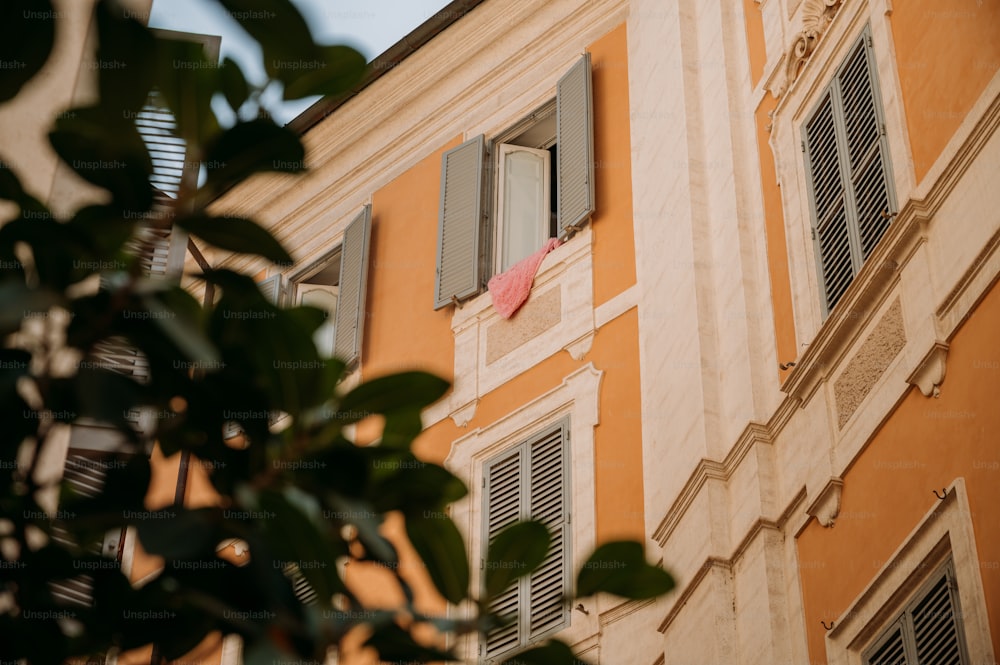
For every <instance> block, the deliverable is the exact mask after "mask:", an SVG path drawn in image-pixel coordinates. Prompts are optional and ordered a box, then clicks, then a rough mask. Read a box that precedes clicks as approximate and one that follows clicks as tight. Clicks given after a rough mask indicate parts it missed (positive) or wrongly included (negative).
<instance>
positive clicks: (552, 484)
mask: <svg viewBox="0 0 1000 665" xmlns="http://www.w3.org/2000/svg"><path fill="white" fill-rule="evenodd" d="M565 449H566V432H565V426H560V427H558V428H556V429H555V430H552V431H550V432H548V433H546V434H545V435H544V436H542V437H541V438H539V439H538V440H536V441H534V442H532V443H530V444H529V445H528V451H527V454H528V462H529V467H530V472H529V475H530V484H529V487H528V496H529V504H530V505H529V508H528V516H529V517H530V518H531V519H535V520H538V521H539V522H541V523H542V524H544V525H545V526H546V527H548V529H549V534H550V535H551V536H552V541H551V544H550V546H549V553H548V556H547V557H546V558H545V561H544V562H543V563H542V565H541V566H539V568H538V570H536V571H535V572H533V573H532V574H531V576H530V578H529V579H528V639H529V640H530V639H532V638H534V637H538V636H539V635H541V634H543V633H545V632H547V631H550V630H552V629H553V628H558V627H560V626H562V625H563V624H564V623H565V622H566V615H567V612H568V608H567V606H566V603H565V602H564V601H563V595H564V594H565V593H566V591H567V587H568V580H567V579H566V575H567V570H566V562H567V561H568V548H569V533H568V525H567V513H568V510H567V505H566V504H567V496H566V488H567V483H566V480H567V478H566V474H567V468H566V467H567V465H566V454H565Z"/></svg>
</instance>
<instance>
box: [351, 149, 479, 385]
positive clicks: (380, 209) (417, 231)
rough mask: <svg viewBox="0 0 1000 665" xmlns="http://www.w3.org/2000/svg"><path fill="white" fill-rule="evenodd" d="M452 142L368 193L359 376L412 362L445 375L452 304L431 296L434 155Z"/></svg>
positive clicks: (436, 184)
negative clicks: (369, 210)
mask: <svg viewBox="0 0 1000 665" xmlns="http://www.w3.org/2000/svg"><path fill="white" fill-rule="evenodd" d="M459 143H461V138H460V137H456V138H455V139H453V140H452V141H451V142H449V143H448V144H447V145H444V146H442V147H441V148H440V149H439V150H437V151H435V152H433V153H431V154H429V155H428V156H427V157H425V158H424V159H422V160H421V161H420V162H418V163H417V164H416V165H415V166H414V167H413V168H411V169H408V170H407V171H406V172H405V173H403V174H402V175H400V176H399V177H398V178H396V179H395V180H393V181H392V182H391V183H389V184H388V185H386V186H385V187H383V188H382V189H380V190H378V191H377V192H375V194H374V195H373V196H372V239H371V253H370V254H369V264H368V294H367V303H366V307H365V309H366V310H367V311H366V319H365V335H364V341H363V344H362V352H363V356H362V368H363V370H362V371H363V373H364V376H365V377H373V376H378V375H380V374H387V373H391V372H396V371H400V370H402V369H412V368H415V367H419V368H420V369H423V370H426V371H429V372H433V373H435V374H437V375H438V376H441V377H444V378H445V379H448V380H451V378H452V372H453V370H454V367H455V363H454V360H453V358H454V355H455V342H454V337H453V336H452V332H451V317H452V312H453V308H452V307H445V308H444V309H440V310H437V311H435V310H434V309H433V304H434V277H435V270H436V268H437V228H438V204H439V196H440V194H439V192H440V180H441V155H442V154H443V153H444V152H445V151H446V150H448V149H450V148H453V147H454V146H456V145H458V144H459Z"/></svg>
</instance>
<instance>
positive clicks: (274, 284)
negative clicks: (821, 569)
mask: <svg viewBox="0 0 1000 665" xmlns="http://www.w3.org/2000/svg"><path fill="white" fill-rule="evenodd" d="M371 220H372V216H371V206H365V207H364V209H363V210H362V211H361V212H360V213H358V215H357V217H355V218H354V219H353V220H351V222H350V223H349V224H348V225H347V227H346V228H345V229H344V236H343V240H342V242H341V245H340V247H339V248H335V249H334V250H332V251H331V252H330V253H329V254H327V255H326V256H325V257H324V258H323V259H321V260H320V261H319V262H317V263H315V264H313V265H311V266H309V267H308V268H307V269H306V270H305V271H303V272H301V273H299V274H298V275H296V276H294V277H293V278H292V280H291V281H289V280H287V279H286V278H285V276H284V275H282V274H276V275H272V276H270V277H268V278H267V279H265V280H263V281H261V282H259V283H258V287H259V288H260V291H261V293H262V294H263V295H264V297H265V298H267V299H268V300H270V301H271V302H273V303H274V304H276V305H279V306H280V305H285V306H287V305H291V304H302V305H310V306H312V307H316V308H318V309H321V310H323V311H325V312H326V313H327V315H328V316H327V319H326V322H325V323H324V324H323V325H322V326H320V328H319V329H318V330H317V331H316V333H315V337H314V340H315V342H316V349H317V350H318V351H319V353H320V355H321V356H330V355H333V356H336V357H337V358H340V359H341V360H343V361H344V362H346V363H347V365H348V367H351V366H353V365H355V364H356V363H357V362H358V361H359V360H360V358H361V341H362V338H363V336H364V319H365V294H366V292H367V287H368V251H369V244H370V242H371Z"/></svg>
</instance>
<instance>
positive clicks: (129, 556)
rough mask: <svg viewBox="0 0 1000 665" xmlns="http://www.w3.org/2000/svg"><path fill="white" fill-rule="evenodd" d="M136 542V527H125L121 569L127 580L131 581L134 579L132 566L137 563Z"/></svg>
mask: <svg viewBox="0 0 1000 665" xmlns="http://www.w3.org/2000/svg"><path fill="white" fill-rule="evenodd" d="M135 541H136V530H135V527H131V526H129V527H125V544H124V545H123V546H122V559H121V569H122V575H124V576H125V577H126V579H130V578H131V577H132V564H133V563H134V561H135Z"/></svg>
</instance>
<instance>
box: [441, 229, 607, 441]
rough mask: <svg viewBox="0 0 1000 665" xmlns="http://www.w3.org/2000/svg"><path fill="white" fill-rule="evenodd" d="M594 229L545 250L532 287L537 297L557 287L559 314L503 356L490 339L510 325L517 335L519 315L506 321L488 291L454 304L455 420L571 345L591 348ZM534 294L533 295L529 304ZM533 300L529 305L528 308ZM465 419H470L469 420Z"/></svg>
mask: <svg viewBox="0 0 1000 665" xmlns="http://www.w3.org/2000/svg"><path fill="white" fill-rule="evenodd" d="M592 243H593V232H592V230H591V229H590V227H589V226H587V227H585V228H584V229H583V230H582V231H580V232H579V233H577V234H576V235H575V236H574V237H573V238H571V239H570V240H569V241H567V242H566V243H565V244H563V245H561V246H559V247H557V248H556V249H554V250H553V251H551V252H550V253H549V254H548V255H546V257H545V259H544V260H543V261H542V264H541V266H540V267H539V270H538V273H537V274H536V275H535V281H534V284H533V286H532V288H531V293H532V294H533V295H534V296H537V294H546V295H547V294H550V293H551V292H552V291H553V290H554V291H557V292H558V302H559V309H560V311H559V318H558V321H556V322H554V323H552V324H551V325H549V326H548V327H547V328H546V329H545V330H543V331H541V332H539V333H538V334H536V335H535V336H534V337H530V336H529V337H528V338H527V339H525V340H524V341H519V343H518V344H516V345H514V346H509V345H508V348H507V349H506V351H505V352H504V354H503V355H501V356H499V357H496V358H494V357H491V355H490V353H489V340H490V338H491V337H492V336H495V335H502V334H504V331H505V329H507V328H509V329H510V330H511V334H515V330H518V328H517V326H518V324H519V320H518V319H517V317H518V316H520V315H521V314H522V312H518V313H515V314H514V317H512V318H511V319H510V320H504V319H503V318H502V317H501V316H500V315H499V314H497V313H496V310H495V309H493V299H492V296H491V295H490V294H489V292H486V293H483V294H480V295H479V296H476V297H475V298H473V299H472V300H470V301H468V302H467V303H465V305H463V306H462V307H460V308H457V307H456V308H455V313H454V316H453V317H452V332H453V333H454V335H455V374H454V376H455V385H454V390H453V392H452V394H451V397H450V404H451V410H450V411H449V414H450V415H452V417H453V418H454V419H455V422H456V423H459V424H461V423H460V421H462V419H463V416H462V414H461V411H462V410H463V409H468V407H469V405H470V404H472V403H473V402H475V401H476V400H478V399H480V398H481V397H483V396H484V395H486V394H487V393H489V392H490V391H492V390H495V389H496V388H498V387H500V386H502V385H503V384H505V383H507V382H508V381H510V380H511V379H513V378H514V377H515V376H518V375H519V374H521V373H523V372H526V371H528V370H529V369H531V368H532V367H535V366H536V365H537V364H538V363H539V362H541V361H542V360H544V359H545V358H548V357H549V356H551V355H554V354H556V353H558V352H559V351H561V350H562V349H564V348H566V349H567V350H569V351H570V352H571V353H574V352H575V353H576V354H577V356H578V357H577V356H574V357H576V358H577V359H578V360H579V359H582V358H583V355H584V354H585V353H586V352H587V351H588V350H589V341H588V339H587V338H588V336H592V335H593V332H594V304H593V294H594V290H593V252H592V251H591V250H592ZM531 297H532V296H529V301H528V305H530V303H531V300H530V298H531ZM528 305H525V307H527V306H528ZM465 422H468V420H467V419H466V420H465Z"/></svg>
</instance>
